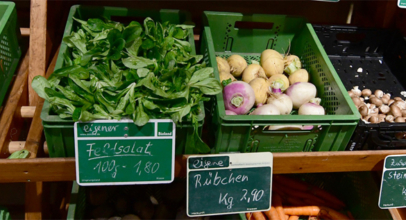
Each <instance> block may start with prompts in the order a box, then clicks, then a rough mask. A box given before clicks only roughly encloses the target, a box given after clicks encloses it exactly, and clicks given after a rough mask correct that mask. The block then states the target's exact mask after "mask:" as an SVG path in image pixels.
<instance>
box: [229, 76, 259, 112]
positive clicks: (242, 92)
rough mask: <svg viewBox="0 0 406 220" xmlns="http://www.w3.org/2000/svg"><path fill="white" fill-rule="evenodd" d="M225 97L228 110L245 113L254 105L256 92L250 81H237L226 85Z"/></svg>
mask: <svg viewBox="0 0 406 220" xmlns="http://www.w3.org/2000/svg"><path fill="white" fill-rule="evenodd" d="M223 99H224V107H225V109H226V110H230V111H233V112H235V113H237V114H238V115H245V114H247V113H248V112H249V111H250V109H251V108H252V106H254V103H255V93H254V90H253V89H252V87H251V86H250V85H249V84H248V83H246V82H242V81H237V82H232V83H230V84H228V85H227V86H226V87H224V91H223Z"/></svg>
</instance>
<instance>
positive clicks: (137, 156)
mask: <svg viewBox="0 0 406 220" xmlns="http://www.w3.org/2000/svg"><path fill="white" fill-rule="evenodd" d="M74 128H75V152H76V154H75V157H76V180H77V182H78V184H79V185H85V186H87V185H125V184H148V183H170V182H172V181H173V178H174V165H173V162H174V158H175V132H176V130H175V124H174V123H173V121H172V120H167V119H156V120H150V121H149V122H148V123H147V124H146V125H145V126H142V127H138V126H137V125H135V124H134V122H133V121H131V120H120V121H117V120H97V121H92V122H76V123H75V127H74Z"/></svg>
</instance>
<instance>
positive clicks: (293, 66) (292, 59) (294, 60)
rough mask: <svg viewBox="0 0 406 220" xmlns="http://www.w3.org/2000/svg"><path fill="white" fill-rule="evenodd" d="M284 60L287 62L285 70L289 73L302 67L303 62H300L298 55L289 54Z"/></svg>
mask: <svg viewBox="0 0 406 220" xmlns="http://www.w3.org/2000/svg"><path fill="white" fill-rule="evenodd" d="M283 60H284V62H285V69H284V71H285V73H287V74H288V75H290V74H292V73H294V72H296V71H297V70H299V69H301V68H302V63H301V62H300V59H299V57H297V56H296V55H288V56H286V57H285V58H284V59H283Z"/></svg>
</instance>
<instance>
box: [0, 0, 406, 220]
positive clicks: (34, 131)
mask: <svg viewBox="0 0 406 220" xmlns="http://www.w3.org/2000/svg"><path fill="white" fill-rule="evenodd" d="M34 8H35V10H34ZM46 17H47V1H43V0H31V24H30V28H29V29H28V28H22V29H21V33H22V35H23V36H29V37H30V47H29V52H27V54H26V55H25V56H24V57H23V59H22V60H21V62H20V66H19V68H18V70H17V74H16V78H15V81H14V85H13V87H12V89H11V92H10V95H9V98H8V100H7V102H6V106H5V108H4V110H3V112H2V115H1V118H0V128H1V129H0V157H4V156H5V155H8V154H9V153H12V152H14V151H17V150H21V149H26V150H29V151H30V153H31V157H30V158H29V159H19V160H6V159H3V158H2V159H0V173H1V176H0V182H3V183H4V182H15V183H16V182H25V183H26V198H25V200H26V202H25V204H26V205H25V213H26V214H25V218H26V219H42V217H43V216H42V211H43V208H42V207H43V204H42V195H43V182H48V181H73V180H75V178H76V175H75V159H74V158H36V157H37V154H41V153H43V152H42V149H43V147H44V146H45V151H46V144H43V143H44V142H43V140H42V131H43V127H42V122H41V119H40V112H41V110H42V105H43V99H41V98H39V97H38V96H37V94H36V93H35V92H34V91H33V90H32V89H31V87H30V83H29V82H30V81H31V80H32V78H33V77H34V76H36V75H43V76H49V75H50V74H51V73H52V72H53V69H54V66H55V63H56V57H57V54H58V52H56V54H55V55H54V57H53V60H52V62H51V64H50V65H49V66H47V57H49V54H50V50H49V45H47V38H48V35H47V30H46V27H47V21H46ZM195 39H196V40H198V37H196V36H195ZM47 48H48V50H47ZM46 70H48V71H46ZM23 118H32V122H31V127H30V129H29V132H28V136H27V139H26V141H18V139H17V138H18V136H19V133H20V132H21V130H22V129H23V127H22V126H23V123H22V120H23ZM391 154H406V150H379V151H340V152H295V153H274V154H273V155H274V164H273V166H274V173H275V174H288V173H322V172H354V171H381V170H382V167H383V160H384V158H385V157H386V156H387V155H391ZM188 156H189V155H182V156H178V157H177V158H176V159H177V160H178V161H179V162H180V164H181V165H182V167H181V168H180V169H181V171H180V172H179V173H180V174H179V175H180V176H182V175H183V176H184V175H185V171H186V159H187V158H188ZM175 173H177V172H175ZM390 213H391V214H392V217H393V219H406V209H390Z"/></svg>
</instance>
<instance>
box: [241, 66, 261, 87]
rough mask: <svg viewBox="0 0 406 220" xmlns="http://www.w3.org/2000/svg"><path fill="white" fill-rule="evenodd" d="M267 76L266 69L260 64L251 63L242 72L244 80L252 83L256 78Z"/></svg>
mask: <svg viewBox="0 0 406 220" xmlns="http://www.w3.org/2000/svg"><path fill="white" fill-rule="evenodd" d="M258 77H261V78H265V79H266V78H267V77H266V75H265V71H264V69H263V68H262V67H261V66H260V65H259V64H251V65H249V66H248V67H247V68H245V70H244V72H243V73H242V81H244V82H246V83H250V82H251V81H252V80H253V79H255V78H258Z"/></svg>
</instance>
